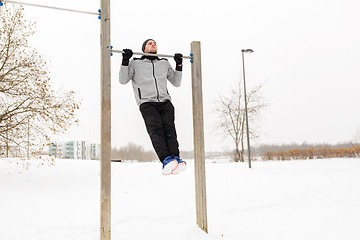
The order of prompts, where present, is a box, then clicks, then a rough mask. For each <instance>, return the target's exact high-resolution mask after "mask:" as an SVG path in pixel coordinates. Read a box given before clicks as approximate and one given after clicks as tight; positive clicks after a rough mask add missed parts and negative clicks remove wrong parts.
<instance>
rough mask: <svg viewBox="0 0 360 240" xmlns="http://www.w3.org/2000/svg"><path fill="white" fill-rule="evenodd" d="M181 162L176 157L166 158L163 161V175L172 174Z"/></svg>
mask: <svg viewBox="0 0 360 240" xmlns="http://www.w3.org/2000/svg"><path fill="white" fill-rule="evenodd" d="M178 165H179V163H178V161H177V160H176V159H172V158H170V157H167V158H165V160H164V162H163V169H162V174H163V175H170V174H171V173H172V172H173V170H175V169H176V168H177V167H178Z"/></svg>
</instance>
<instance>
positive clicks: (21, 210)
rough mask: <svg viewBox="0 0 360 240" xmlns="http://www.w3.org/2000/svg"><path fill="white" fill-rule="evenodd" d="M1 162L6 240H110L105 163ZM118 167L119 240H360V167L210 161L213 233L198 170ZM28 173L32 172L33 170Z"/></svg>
mask: <svg viewBox="0 0 360 240" xmlns="http://www.w3.org/2000/svg"><path fill="white" fill-rule="evenodd" d="M31 162H32V164H31V165H30V166H28V169H25V168H24V163H23V162H21V163H20V164H17V161H16V160H4V159H2V160H0V228H1V231H0V239H1V240H29V239H30V240H49V239H51V240H98V239H100V231H99V225H100V163H99V161H84V160H63V159H56V160H55V165H50V166H47V164H45V165H44V166H43V165H40V166H39V162H38V161H37V160H32V161H31ZM188 163H189V164H188V165H189V168H188V170H187V171H186V172H184V173H182V174H181V175H177V176H163V175H161V165H160V163H158V162H156V163H116V162H114V163H112V239H116V240H130V239H154V240H155V239H156V240H162V239H164V240H165V239H166V240H170V239H171V240H195V239H196V240H215V239H217V240H222V239H234V240H238V239H241V240H250V239H251V240H252V239H254V240H255V239H256V240H262V239H264V240H296V239H299V240H312V239H313V240H352V239H353V240H358V239H360V159H323V160H306V161H304V160H293V161H267V162H262V161H258V162H253V164H252V167H253V168H252V169H249V168H248V165H247V163H227V162H222V163H213V162H212V161H211V160H209V161H207V165H206V178H207V201H208V227H209V233H208V234H206V233H204V232H203V231H202V230H200V229H199V228H198V227H197V226H196V223H195V189H194V165H193V161H191V160H190V161H188ZM25 166H26V165H25Z"/></svg>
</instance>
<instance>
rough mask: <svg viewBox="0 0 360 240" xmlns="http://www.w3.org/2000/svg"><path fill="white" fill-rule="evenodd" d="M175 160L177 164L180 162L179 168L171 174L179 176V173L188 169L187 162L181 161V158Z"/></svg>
mask: <svg viewBox="0 0 360 240" xmlns="http://www.w3.org/2000/svg"><path fill="white" fill-rule="evenodd" d="M175 159H176V160H177V162H178V166H177V168H175V169H174V170H173V171H172V173H171V174H179V173H181V172H183V171H185V170H186V168H187V164H186V162H185V161H183V160H182V159H180V158H179V157H175Z"/></svg>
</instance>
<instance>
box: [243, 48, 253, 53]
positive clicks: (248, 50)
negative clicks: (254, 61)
mask: <svg viewBox="0 0 360 240" xmlns="http://www.w3.org/2000/svg"><path fill="white" fill-rule="evenodd" d="M241 51H242V52H246V53H253V52H254V51H253V50H252V49H242V50H241Z"/></svg>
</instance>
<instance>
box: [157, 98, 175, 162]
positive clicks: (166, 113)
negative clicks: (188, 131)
mask: <svg viewBox="0 0 360 240" xmlns="http://www.w3.org/2000/svg"><path fill="white" fill-rule="evenodd" d="M160 114H161V116H162V120H163V126H164V132H165V138H166V142H167V146H168V149H169V152H170V153H171V155H175V156H179V142H178V140H177V134H176V128H175V110H174V106H173V105H172V103H171V102H170V101H166V102H164V103H163V106H162V108H161V111H160Z"/></svg>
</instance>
